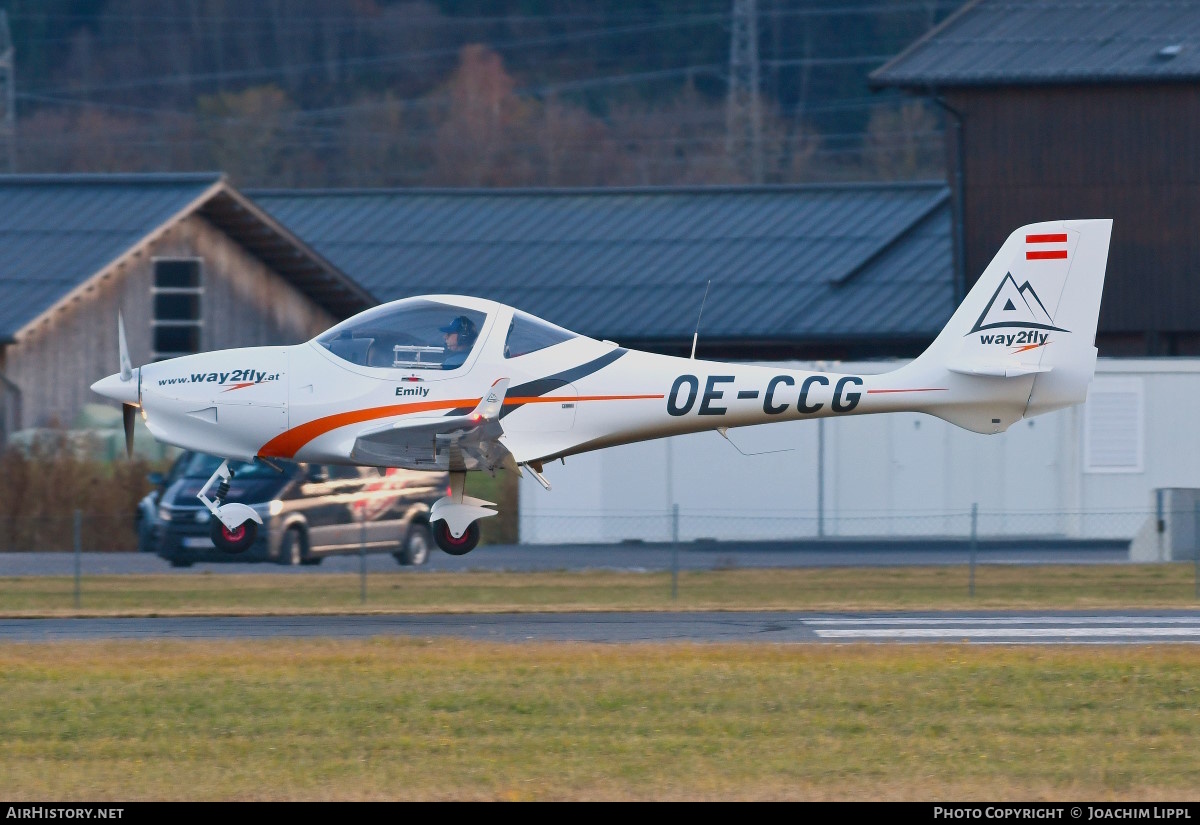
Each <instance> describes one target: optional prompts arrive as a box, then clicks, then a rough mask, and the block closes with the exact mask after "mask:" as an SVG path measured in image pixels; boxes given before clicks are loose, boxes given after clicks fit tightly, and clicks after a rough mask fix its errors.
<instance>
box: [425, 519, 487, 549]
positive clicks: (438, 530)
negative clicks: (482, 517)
mask: <svg viewBox="0 0 1200 825" xmlns="http://www.w3.org/2000/svg"><path fill="white" fill-rule="evenodd" d="M433 540H434V541H436V542H437V546H438V547H440V548H442V550H444V551H446V552H447V553H449V554H450V555H451V556H464V555H466V554H467V553H470V552H471V551H472V550H474V549H475V546H476V545H477V544H479V523H478V522H474V521H473V522H471V525H470V526H469V527H467V529H466V530H464V531H463V534H462V535H461V536H459V537H457V538H455V537H454V534H453V533H451V532H450V525H448V524H447V523H446V521H445V519H441V520H438V521H435V522H434V523H433Z"/></svg>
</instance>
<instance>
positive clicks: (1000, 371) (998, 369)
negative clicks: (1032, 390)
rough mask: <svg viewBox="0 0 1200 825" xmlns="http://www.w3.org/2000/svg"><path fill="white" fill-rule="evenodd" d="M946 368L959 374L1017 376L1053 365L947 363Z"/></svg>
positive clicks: (1046, 370)
mask: <svg viewBox="0 0 1200 825" xmlns="http://www.w3.org/2000/svg"><path fill="white" fill-rule="evenodd" d="M946 369H948V370H950V372H957V373H958V374H960V375H989V376H993V377H995V378H1019V377H1021V376H1022V375H1035V374H1037V373H1040V372H1050V370H1052V369H1054V368H1053V367H1051V366H1049V365H1046V364H1018V363H1013V362H1008V363H1002V362H992V363H975V364H947V365H946Z"/></svg>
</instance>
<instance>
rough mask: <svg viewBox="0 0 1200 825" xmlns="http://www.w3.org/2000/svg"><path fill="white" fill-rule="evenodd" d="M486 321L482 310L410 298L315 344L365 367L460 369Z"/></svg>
mask: <svg viewBox="0 0 1200 825" xmlns="http://www.w3.org/2000/svg"><path fill="white" fill-rule="evenodd" d="M486 320H487V313H484V312H480V311H479V310H474V309H467V308H466V307H462V306H454V305H453V304H444V303H441V302H438V301H431V300H429V299H426V298H409V299H405V300H403V301H395V302H393V303H389V304H384V305H383V306H379V307H375V308H374V309H369V310H367V311H366V312H361V313H359V314H358V315H355V316H354V317H353V318H349V319H347V320H345V321H343V322H342V323H340V324H338V325H337V326H335V327H332V328H331V329H329V330H328V331H326V332H323V333H322V334H320V335H318V336H317V337H316V338H315V339H314V340H315V341H316V342H317V343H318V344H320V345H321V346H323V347H325V349H327V350H329V351H330V352H331V353H333V354H334V355H336V356H337V357H338V358H341V359H343V360H346V361H349V362H350V363H352V364H359V365H362V366H365V367H391V368H397V369H428V370H440V369H456V368H457V367H460V366H462V364H463V361H465V360H466V358H467V356H469V355H470V354H471V351H472V350H473V349H474V348H475V345H476V344H477V343H478V342H479V332H480V331H481V330H482V329H483V324H484V321H486ZM452 343H456V344H457V348H452V347H451V344H452Z"/></svg>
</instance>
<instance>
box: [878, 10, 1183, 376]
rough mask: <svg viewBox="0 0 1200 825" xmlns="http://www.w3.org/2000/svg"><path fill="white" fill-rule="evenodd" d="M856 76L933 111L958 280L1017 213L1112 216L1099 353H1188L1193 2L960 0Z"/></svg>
mask: <svg viewBox="0 0 1200 825" xmlns="http://www.w3.org/2000/svg"><path fill="white" fill-rule="evenodd" d="M871 80H872V83H873V84H875V85H876V86H881V87H882V86H886V87H901V88H905V89H908V90H910V91H912V92H913V93H916V94H921V95H930V96H932V97H933V98H935V99H936V100H937V101H938V102H939V103H941V104H942V107H943V110H944V111H945V112H946V114H947V125H948V127H949V128H948V131H947V135H948V139H947V146H948V149H949V154H950V157H949V164H948V170H949V172H950V178H951V190H952V192H953V193H954V198H955V213H956V222H955V229H956V233H957V234H956V243H957V247H958V249H959V251H960V252H961V266H960V268H959V277H960V279H964V280H965V281H966V283H967V284H968V285H969V284H970V283H973V282H974V280H975V279H976V278H977V277H978V276H979V274H980V273H981V272H982V271H983V268H984V266H986V264H987V262H988V261H989V260H990V259H991V257H992V255H993V254H994V253H995V250H996V249H997V248H998V247H999V245H1000V244H1001V243H1002V242H1003V241H1004V239H1005V238H1006V237H1007V236H1008V234H1009V233H1010V232H1011V231H1012V230H1013V229H1014V228H1016V227H1018V226H1021V225H1023V224H1025V223H1030V222H1033V221H1041V220H1051V219H1058V218H1112V219H1113V235H1112V247H1111V251H1110V256H1109V268H1108V276H1107V282H1106V285H1105V296H1104V304H1103V308H1102V311H1101V316H1100V330H1099V334H1098V336H1097V345H1098V346H1099V349H1100V354H1101V355H1109V356H1113V355H1116V356H1120V355H1197V354H1200V281H1198V278H1197V273H1200V232H1197V227H1198V226H1200V152H1197V151H1196V147H1197V146H1200V6H1197V4H1196V3H1195V2H1180V1H1179V0H1120V2H1116V0H1069V2H1066V1H1065V0H1036V2H1031V1H1030V0H976V2H971V3H968V4H967V5H966V6H964V7H963V8H962V9H960V10H959V11H958V12H957V13H956V14H954V15H952V16H951V17H949V18H947V19H946V20H945V21H943V23H942V24H941V25H940V26H938V27H937V28H935V29H933V30H931V31H930V32H929V33H928V34H927V35H926V36H925V37H923V38H921V39H920V40H918V41H917V42H915V43H914V44H913V45H912V46H910V47H909V48H908V49H906V50H905V51H904V52H902V53H901V54H899V55H898V56H896V57H895V58H894V59H892V60H891V61H889V62H888V63H887V64H885V65H884V66H882V67H881V68H879V69H877V70H876V71H875V72H874V73H872V75H871Z"/></svg>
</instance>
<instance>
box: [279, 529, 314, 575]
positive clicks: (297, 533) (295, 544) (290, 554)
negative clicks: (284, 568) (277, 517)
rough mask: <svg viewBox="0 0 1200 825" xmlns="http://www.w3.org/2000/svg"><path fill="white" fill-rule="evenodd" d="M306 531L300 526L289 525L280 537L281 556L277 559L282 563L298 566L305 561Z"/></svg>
mask: <svg viewBox="0 0 1200 825" xmlns="http://www.w3.org/2000/svg"><path fill="white" fill-rule="evenodd" d="M306 555H307V554H306V553H305V552H304V533H303V531H301V529H300V528H299V527H289V528H288V529H286V530H284V531H283V535H282V536H280V537H279V556H278V557H277V558H276V559H275V560H276V561H277V562H279V563H280V564H286V565H288V566H289V567H298V566H299V565H301V564H304V563H305V556H306Z"/></svg>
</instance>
